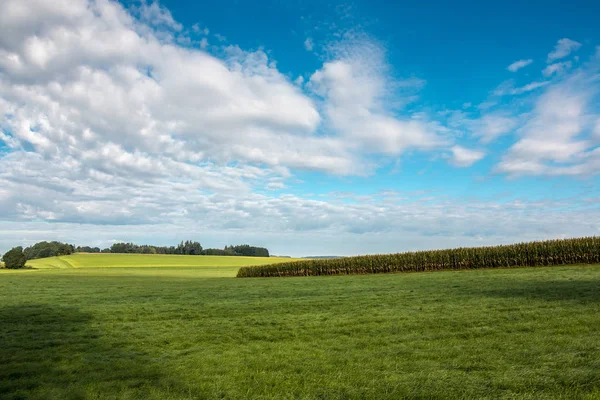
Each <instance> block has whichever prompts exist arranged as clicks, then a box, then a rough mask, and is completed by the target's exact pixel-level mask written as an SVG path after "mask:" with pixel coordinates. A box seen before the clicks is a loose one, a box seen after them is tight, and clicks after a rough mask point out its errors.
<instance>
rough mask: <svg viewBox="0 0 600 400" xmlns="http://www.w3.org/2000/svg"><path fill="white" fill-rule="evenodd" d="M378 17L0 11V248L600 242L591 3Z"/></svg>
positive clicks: (319, 251) (271, 10) (364, 6)
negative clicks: (44, 243)
mask: <svg viewBox="0 0 600 400" xmlns="http://www.w3.org/2000/svg"><path fill="white" fill-rule="evenodd" d="M388 3H390V2H388V1H381V0H378V1H366V0H365V1H355V2H353V1H350V2H338V3H335V2H323V1H312V0H292V1H285V2H281V1H276V0H263V1H261V2H256V1H254V0H252V1H250V0H219V1H208V2H196V1H180V0H162V1H161V2H160V3H158V2H152V1H151V0H147V1H123V2H117V1H113V0H2V1H0V252H4V251H6V250H7V249H9V248H10V247H12V246H15V245H28V244H31V243H34V242H36V241H39V240H61V241H67V242H70V243H74V244H79V245H97V246H101V247H104V246H109V245H110V244H111V243H113V242H114V241H133V242H136V243H140V244H141V243H149V244H157V245H158V244H160V245H165V244H175V243H176V242H178V241H180V240H184V239H194V240H199V241H200V242H201V243H202V244H203V245H204V246H205V247H222V246H224V245H226V244H238V243H250V244H255V245H262V246H266V247H268V248H269V249H270V250H271V252H272V253H274V254H284V255H294V256H302V255H326V254H336V255H352V254H362V253H379V252H395V251H404V250H411V249H428V248H441V247H454V246H471V245H486V244H498V243H511V242H516V241H524V240H535V239H545V238H558V237H571V236H584V235H599V234H600V207H599V204H600V186H599V184H600V178H599V177H598V175H599V174H600V24H599V23H598V15H600V4H596V5H593V2H589V1H584V2H579V3H581V4H577V3H578V2H577V1H573V2H570V3H569V4H567V3H564V2H558V1H544V2H543V6H541V5H540V4H535V2H522V1H503V2H501V3H498V5H497V6H491V5H489V4H488V3H486V2H484V3H481V2H475V3H473V2H464V1H458V2H452V4H451V5H449V4H446V3H447V2H445V1H444V2H442V1H440V2H433V1H423V2H420V3H419V4H416V3H415V2H410V3H409V4H407V5H402V4H400V2H397V3H398V4H396V5H389V4H388ZM523 3H526V4H523Z"/></svg>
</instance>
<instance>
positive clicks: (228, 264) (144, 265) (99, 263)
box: [27, 253, 295, 277]
mask: <svg viewBox="0 0 600 400" xmlns="http://www.w3.org/2000/svg"><path fill="white" fill-rule="evenodd" d="M294 260H295V259H293V258H292V259H291V258H283V257H281V258H279V257H239V256H236V257H233V256H232V257H227V256H185V255H170V254H164V255H163V254H111V253H101V254H86V253H75V254H71V255H68V256H59V257H49V258H41V259H37V260H29V261H28V262H27V266H29V267H32V268H35V269H68V270H70V273H74V274H81V273H82V272H81V271H77V270H78V269H84V270H88V271H87V272H83V273H84V274H92V273H93V271H90V270H91V269H97V270H99V271H98V273H100V274H106V273H107V271H102V270H104V269H107V268H110V269H114V271H112V273H113V274H117V275H118V274H129V275H131V274H142V275H154V276H156V275H170V274H174V275H179V276H188V275H189V276H204V277H219V276H220V277H233V276H235V275H236V273H237V271H238V269H239V267H241V266H252V265H264V264H271V263H278V262H288V261H294ZM145 269H150V270H145Z"/></svg>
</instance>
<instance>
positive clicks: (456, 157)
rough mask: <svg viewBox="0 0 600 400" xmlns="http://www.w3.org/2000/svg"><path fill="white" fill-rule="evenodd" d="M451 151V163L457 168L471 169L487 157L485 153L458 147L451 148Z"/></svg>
mask: <svg viewBox="0 0 600 400" xmlns="http://www.w3.org/2000/svg"><path fill="white" fill-rule="evenodd" d="M450 151H451V152H452V158H451V160H450V162H451V163H452V164H453V165H455V166H457V167H470V166H471V165H473V164H474V163H476V162H477V161H479V160H481V159H482V158H483V157H485V153H484V152H483V151H478V150H470V149H467V148H465V147H462V146H458V145H457V146H453V147H452V148H450Z"/></svg>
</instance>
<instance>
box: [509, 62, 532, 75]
mask: <svg viewBox="0 0 600 400" xmlns="http://www.w3.org/2000/svg"><path fill="white" fill-rule="evenodd" d="M532 62H533V60H532V59H528V60H519V61H515V62H514V63H512V64H510V65H509V66H508V68H506V69H507V70H509V71H510V72H517V71H518V70H520V69H521V68H525V67H526V66H528V65H529V64H531V63H532Z"/></svg>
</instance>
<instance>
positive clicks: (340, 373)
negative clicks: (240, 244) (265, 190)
mask: <svg viewBox="0 0 600 400" xmlns="http://www.w3.org/2000/svg"><path fill="white" fill-rule="evenodd" d="M127 271H130V272H127ZM207 275H209V276H210V273H206V271H205V270H204V269H202V268H189V267H168V268H162V269H159V268H145V267H133V268H125V267H114V268H64V269H45V270H29V271H7V270H3V271H0V398H2V399H23V398H27V399H96V398H103V399H222V398H226V399H401V398H411V399H447V398H462V399H486V398H487V399H498V398H504V399H556V398H562V399H598V398H600V341H599V339H598V338H599V337H600V266H599V265H592V266H589V265H588V266H568V267H551V268H546V267H538V268H519V269H498V270H476V271H456V272H454V271H447V272H436V273H413V274H389V275H358V276H334V277H311V278H294V279H276V280H273V279H261V278H256V279H251V280H246V279H232V278H207V277H206V276H207Z"/></svg>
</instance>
